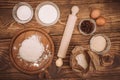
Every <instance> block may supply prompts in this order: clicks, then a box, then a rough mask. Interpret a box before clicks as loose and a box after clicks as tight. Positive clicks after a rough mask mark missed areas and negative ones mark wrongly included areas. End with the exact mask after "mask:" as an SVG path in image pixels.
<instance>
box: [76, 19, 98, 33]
mask: <svg viewBox="0 0 120 80" xmlns="http://www.w3.org/2000/svg"><path fill="white" fill-rule="evenodd" d="M86 20H88V21H90V22H92V23H93V25H94V30H93V31H92V32H91V33H89V34H87V33H85V32H83V31H82V30H81V24H82V22H83V21H86ZM78 28H79V31H80V33H82V34H83V35H92V34H93V33H94V32H95V31H96V22H95V21H94V20H93V19H83V20H81V21H80V23H79V25H78Z"/></svg>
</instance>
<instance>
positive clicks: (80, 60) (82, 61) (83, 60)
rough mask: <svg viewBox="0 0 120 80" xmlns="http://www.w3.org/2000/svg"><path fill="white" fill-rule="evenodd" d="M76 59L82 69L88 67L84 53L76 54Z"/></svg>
mask: <svg viewBox="0 0 120 80" xmlns="http://www.w3.org/2000/svg"><path fill="white" fill-rule="evenodd" d="M76 60H77V63H78V65H80V66H81V67H82V68H83V69H86V68H87V67H88V63H87V61H86V58H85V55H84V54H78V55H77V56H76Z"/></svg>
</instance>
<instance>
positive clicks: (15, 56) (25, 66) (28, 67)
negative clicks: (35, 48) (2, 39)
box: [10, 28, 54, 74]
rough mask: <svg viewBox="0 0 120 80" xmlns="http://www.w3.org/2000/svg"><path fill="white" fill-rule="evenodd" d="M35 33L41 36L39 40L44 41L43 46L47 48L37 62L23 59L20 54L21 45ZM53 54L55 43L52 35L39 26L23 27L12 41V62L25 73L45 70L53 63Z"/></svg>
mask: <svg viewBox="0 0 120 80" xmlns="http://www.w3.org/2000/svg"><path fill="white" fill-rule="evenodd" d="M33 35H36V36H38V37H39V41H40V42H42V43H43V46H44V48H45V52H44V53H43V54H42V56H41V57H40V58H39V61H37V63H36V62H28V61H26V60H24V59H22V58H21V57H20V54H19V49H20V47H21V44H22V42H23V41H24V40H25V39H28V38H29V37H31V36H33ZM24 54H25V53H24ZM33 54H34V53H33ZM46 56H47V59H44V57H46ZM53 56H54V44H53V42H52V40H51V38H50V36H49V35H48V34H47V33H46V32H45V31H44V30H43V29H39V28H27V29H23V30H21V31H20V32H18V33H17V34H16V35H15V36H14V37H13V39H12V41H11V45H10V58H11V60H12V63H13V64H14V65H15V67H17V68H18V69H19V70H21V71H23V72H25V73H28V74H31V73H33V74H36V73H40V72H43V71H45V69H46V68H47V67H48V66H49V65H50V64H51V62H52V59H53ZM34 64H37V65H38V66H35V65H34Z"/></svg>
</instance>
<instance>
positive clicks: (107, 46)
mask: <svg viewBox="0 0 120 80" xmlns="http://www.w3.org/2000/svg"><path fill="white" fill-rule="evenodd" d="M97 36H103V37H104V38H105V40H106V47H105V49H104V50H103V51H100V52H98V51H96V50H94V49H92V48H91V41H92V39H93V38H94V37H97ZM110 47H111V41H110V38H108V37H107V36H106V35H104V34H96V35H94V36H92V38H91V39H90V49H91V50H92V51H93V52H95V53H97V54H99V55H102V54H104V53H106V52H108V51H109V50H110Z"/></svg>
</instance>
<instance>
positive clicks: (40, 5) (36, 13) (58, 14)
mask: <svg viewBox="0 0 120 80" xmlns="http://www.w3.org/2000/svg"><path fill="white" fill-rule="evenodd" d="M44 5H52V6H54V7H55V8H56V11H57V18H56V20H54V21H53V22H52V23H44V22H43V21H41V20H40V19H39V15H38V13H39V9H40V8H41V7H43V6H44ZM35 18H36V20H37V22H38V23H39V24H41V25H43V26H51V25H54V24H55V23H57V21H58V19H59V18H60V10H59V8H58V6H57V5H56V4H55V3H53V2H50V1H45V2H43V3H40V4H39V5H38V6H37V7H36V10H35Z"/></svg>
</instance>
